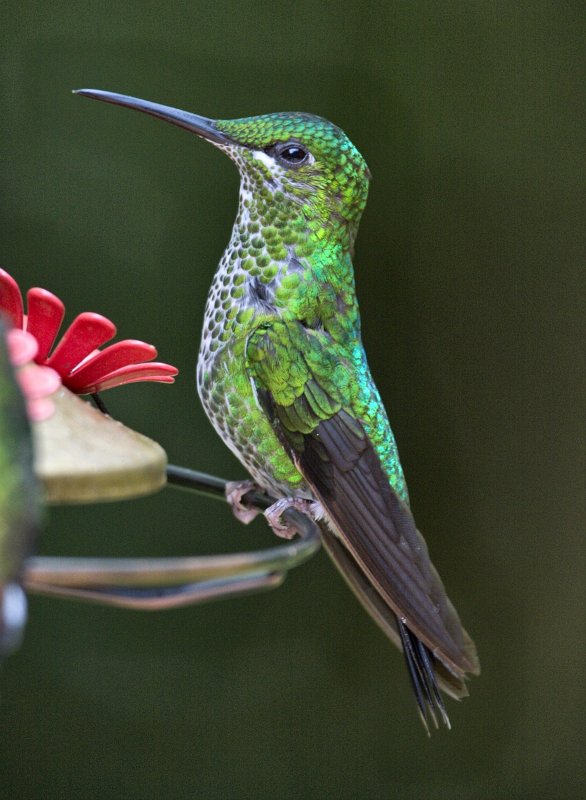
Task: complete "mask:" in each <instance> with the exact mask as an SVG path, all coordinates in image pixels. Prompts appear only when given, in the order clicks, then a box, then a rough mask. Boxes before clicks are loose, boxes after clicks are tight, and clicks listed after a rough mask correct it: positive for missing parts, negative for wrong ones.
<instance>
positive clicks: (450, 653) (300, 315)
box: [77, 89, 479, 727]
mask: <svg viewBox="0 0 586 800" xmlns="http://www.w3.org/2000/svg"><path fill="white" fill-rule="evenodd" d="M77 93H78V94H81V95H84V96H87V97H92V98H95V99H98V100H103V101H105V102H108V103H113V104H115V105H121V106H126V107H129V108H133V109H136V110H139V111H143V112H145V113H147V114H150V115H152V116H155V117H159V118H160V119H163V120H166V121H167V122H171V123H173V124H174V125H178V126H179V127H182V128H186V129H187V130H189V131H192V132H193V133H195V134H197V135H198V136H200V137H202V138H204V139H207V140H208V141H210V142H212V143H213V144H214V145H216V146H217V147H218V148H219V149H221V150H223V151H224V152H225V153H226V154H227V155H228V156H229V157H230V158H231V159H232V160H233V161H234V162H235V163H236V165H237V167H238V169H239V171H240V176H241V185H240V202H239V207H238V214H237V217H236V221H235V224H234V228H233V230H232V236H231V238H230V242H229V244H228V246H227V248H226V250H225V252H224V255H223V256H222V259H221V261H220V264H219V266H218V269H217V272H216V274H215V277H214V280H213V283H212V287H211V290H210V293H209V297H208V301H207V306H206V312H205V321H204V329H203V336H202V342H201V347H200V353H199V360H198V365H197V385H198V390H199V395H200V397H201V400H202V403H203V406H204V408H205V410H206V413H207V415H208V417H209V418H210V420H211V422H212V424H213V426H214V428H215V429H216V430H217V432H218V433H219V434H220V436H221V437H222V439H223V440H224V442H225V443H226V444H227V445H228V447H230V449H231V450H232V451H233V452H234V453H235V455H236V456H237V457H238V458H239V459H240V460H241V461H242V463H243V464H244V465H245V467H246V469H247V470H248V472H249V473H250V475H251V476H252V478H253V479H254V482H255V483H256V484H257V485H258V486H259V487H261V488H262V489H264V490H266V491H267V492H268V493H269V494H270V495H271V496H273V497H276V498H280V499H279V500H278V502H277V503H275V504H274V505H273V506H272V507H271V508H270V509H269V510H268V511H267V512H266V516H267V518H268V520H269V522H270V524H271V525H272V527H273V528H274V530H275V531H276V532H277V533H279V534H280V535H284V536H291V535H293V533H294V531H292V530H290V529H288V528H287V527H286V526H284V525H283V523H282V521H281V514H282V513H283V511H284V510H285V509H286V508H287V507H290V506H291V505H293V506H295V507H297V508H300V509H301V510H303V511H305V512H306V513H309V514H311V515H312V516H313V517H314V519H316V520H319V521H320V527H321V530H322V537H323V541H324V544H325V547H326V549H327V550H328V552H329V554H330V555H331V556H332V558H333V560H334V561H335V563H336V564H337V566H338V567H339V568H340V570H341V572H342V574H343V575H344V577H345V578H346V580H347V581H348V583H349V584H350V586H351V587H352V588H353V590H354V591H355V592H356V594H357V595H358V597H359V599H360V600H361V601H362V603H363V604H364V606H365V607H366V608H367V610H368V611H369V612H370V613H371V615H372V616H373V617H374V619H375V620H376V621H377V622H378V624H379V625H380V626H381V627H382V628H383V630H384V631H385V632H386V634H387V635H388V636H389V637H390V638H391V639H392V640H393V641H394V642H395V644H397V645H398V646H399V647H401V648H402V649H403V652H404V654H405V658H406V662H407V665H408V669H409V674H410V677H411V681H412V684H413V688H414V690H415V695H416V699H417V704H418V707H419V710H420V713H421V716H422V719H423V721H424V724H425V725H426V727H427V723H428V720H429V719H431V720H433V721H434V722H435V724H436V725H437V715H438V714H439V716H440V718H441V719H443V721H444V722H445V724H446V725H448V726H449V720H448V717H447V714H446V711H445V707H444V704H443V701H442V698H441V695H440V692H439V690H438V685H439V687H441V689H442V690H443V691H445V692H446V693H448V694H450V695H452V696H453V697H457V698H459V697H462V696H463V695H465V694H467V691H466V686H465V675H466V673H468V672H470V673H473V674H477V673H478V672H479V665H478V660H477V657H476V651H475V647H474V644H473V642H472V640H471V639H470V638H469V636H468V635H467V633H466V631H465V630H464V629H463V627H462V625H461V623H460V620H459V618H458V615H457V613H456V611H455V609H454V607H453V606H452V604H451V603H450V601H449V600H448V598H447V597H446V593H445V590H444V587H443V584H442V582H441V580H440V578H439V576H438V574H437V572H436V571H435V569H434V567H433V565H432V564H431V562H430V560H429V556H428V553H427V547H426V545H425V541H424V539H423V537H422V536H421V534H420V533H419V531H418V530H417V528H416V526H415V522H414V520H413V517H412V515H411V512H410V510H409V498H408V494H407V487H406V484H405V478H404V476H403V471H402V468H401V463H400V461H399V455H398V452H397V447H396V444H395V440H394V437H393V433H392V431H391V428H390V426H389V422H388V419H387V415H386V412H385V409H384V406H383V404H382V401H381V398H380V396H379V393H378V391H377V388H376V386H375V384H374V381H373V379H372V376H371V374H370V370H369V368H368V364H367V360H366V355H365V352H364V348H363V345H362V340H361V335H360V315H359V310H358V303H357V300H356V292H355V286H354V270H353V266H352V256H353V251H354V241H355V238H356V234H357V231H358V224H359V221H360V217H361V215H362V212H363V210H364V207H365V204H366V198H367V194H368V184H369V179H370V173H369V170H368V167H367V165H366V162H365V161H364V159H363V158H362V156H361V155H360V153H359V152H358V150H357V149H356V148H355V147H354V145H353V144H352V143H351V142H350V140H349V139H348V138H347V136H346V135H345V134H344V133H343V131H341V130H340V129H339V128H337V127H336V126H335V125H333V124H332V123H331V122H328V121H327V120H325V119H321V118H320V117H316V116H313V115H311V114H301V113H277V114H267V115H264V116H259V117H250V118H247V119H237V120H211V119H207V118H204V117H200V116H197V115H195V114H191V113H189V112H186V111H180V110H177V109H174V108H171V107H169V106H163V105H159V104H157V103H151V102H148V101H145V100H139V99H137V98H133V97H127V96H125V95H119V94H113V93H111V92H104V91H100V90H94V89H81V90H79V91H78V92H77ZM249 489H250V484H241V485H233V486H232V489H231V492H230V494H229V500H230V501H231V502H232V505H233V507H234V510H235V513H236V514H237V516H239V518H240V519H242V520H243V521H248V520H249V519H251V518H252V517H253V516H254V512H252V513H251V512H250V511H249V510H248V509H246V508H245V507H244V506H243V505H242V504H241V502H240V500H241V498H242V495H243V494H244V493H245V492H246V491H248V490H249Z"/></svg>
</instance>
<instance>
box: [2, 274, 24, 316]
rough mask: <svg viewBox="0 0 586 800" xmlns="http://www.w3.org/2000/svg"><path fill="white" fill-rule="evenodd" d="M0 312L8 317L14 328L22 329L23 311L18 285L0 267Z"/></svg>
mask: <svg viewBox="0 0 586 800" xmlns="http://www.w3.org/2000/svg"><path fill="white" fill-rule="evenodd" d="M0 312H3V313H4V314H6V316H7V317H8V320H9V321H10V324H11V325H13V326H14V327H15V328H22V322H23V315H24V310H23V307H22V295H21V294H20V289H19V288H18V283H17V282H16V281H15V280H14V278H13V277H12V275H9V274H8V273H7V272H6V270H3V269H2V268H1V267H0Z"/></svg>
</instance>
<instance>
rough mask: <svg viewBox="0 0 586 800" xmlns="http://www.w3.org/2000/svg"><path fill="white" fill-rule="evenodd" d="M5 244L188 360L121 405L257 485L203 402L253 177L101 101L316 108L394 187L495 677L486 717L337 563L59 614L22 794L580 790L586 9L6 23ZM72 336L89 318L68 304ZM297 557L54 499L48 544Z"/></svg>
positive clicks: (404, 366)
mask: <svg viewBox="0 0 586 800" xmlns="http://www.w3.org/2000/svg"><path fill="white" fill-rule="evenodd" d="M0 17H1V19H0V37H1V42H0V43H1V52H2V57H1V58H2V60H1V63H2V71H1V73H0V75H1V78H0V80H1V103H2V113H1V122H0V130H1V153H2V164H1V181H2V208H1V221H2V246H1V248H0V262H1V263H2V264H3V266H5V267H6V268H7V269H8V270H9V271H11V272H12V273H13V274H14V275H15V277H17V278H18V280H19V281H20V282H21V284H22V286H23V287H24V288H27V287H28V286H30V285H41V286H45V287H47V288H49V289H51V290H53V291H54V292H56V293H57V294H59V295H60V296H62V297H63V298H64V299H65V300H66V302H67V306H68V312H69V313H70V314H71V315H73V314H75V313H78V312H80V311H82V310H86V309H91V310H95V311H100V312H102V313H104V314H106V315H108V316H110V317H112V318H113V319H114V320H115V321H116V322H117V323H118V326H119V333H120V335H121V336H122V337H128V336H130V337H138V338H143V339H145V340H147V341H153V342H155V343H156V344H157V346H158V347H159V352H160V357H161V358H162V359H163V360H168V361H171V362H173V363H175V364H177V365H178V366H179V367H180V368H181V375H180V378H179V380H178V381H177V383H176V385H175V386H173V387H157V386H148V385H147V386H143V387H141V386H134V387H126V388H123V389H118V390H116V391H115V392H112V393H111V394H110V395H109V396H108V397H107V400H108V403H109V405H110V407H111V410H112V413H113V414H114V415H115V416H118V417H119V418H121V419H123V420H125V421H126V422H127V423H128V424H129V425H131V426H133V427H135V428H137V429H138V430H141V431H144V432H145V433H147V434H150V435H152V436H154V437H155V438H157V439H158V440H159V441H160V442H161V443H162V444H163V445H164V446H165V448H166V449H167V451H168V453H169V456H170V458H171V459H172V460H173V461H175V462H178V463H182V464H186V465H191V466H194V467H196V468H199V469H203V470H207V471H210V472H213V473H217V474H220V475H224V476H226V477H234V478H235V477H239V476H241V475H243V472H242V469H241V468H240V467H239V465H238V464H237V462H236V461H235V460H234V459H233V458H232V456H231V455H230V454H229V452H228V451H227V450H226V449H225V448H224V447H223V445H222V444H221V443H220V441H219V440H218V439H217V438H216V436H215V434H214V433H213V431H212V429H211V427H210V426H209V425H208V423H207V421H206V419H205V417H204V414H203V412H202V410H201V408H200V406H199V402H198V400H197V397H196V394H195V389H194V363H195V359H196V350H197V344H198V340H199V331H200V326H201V319H202V313H203V307H204V301H205V296H206V293H207V289H208V286H209V283H210V280H211V277H212V273H213V271H214V268H215V265H216V263H217V261H218V258H219V256H220V254H221V252H222V249H223V247H224V244H225V243H226V241H227V238H228V236H229V232H230V227H231V223H232V220H233V217H234V213H235V207H236V198H237V187H238V179H237V174H236V171H235V169H234V167H233V166H232V164H230V162H229V161H228V160H227V159H226V158H225V157H224V156H223V155H222V154H221V153H219V152H217V151H215V150H214V149H213V148H212V147H210V146H209V145H206V144H205V143H204V142H202V141H200V140H197V139H196V138H195V137H193V136H190V135H188V134H187V133H185V132H183V131H179V130H177V129H175V128H173V127H171V126H168V125H163V124H161V123H159V122H157V121H154V120H152V119H148V118H146V117H144V116H142V115H139V114H135V113H130V112H128V111H125V110H122V109H115V108H112V107H108V106H105V105H102V104H98V103H95V102H90V101H87V100H84V99H82V98H75V97H73V96H72V95H71V94H70V90H71V89H72V88H75V87H80V86H89V87H97V88H102V89H110V90H114V91H121V92H126V93H129V94H134V95H138V96H142V97H145V98H149V99H152V100H158V101H160V102H165V103H168V104H171V105H175V106H179V107H183V108H186V109H190V110H192V111H196V112H198V113H201V114H204V115H207V116H218V117H231V116H233V117H239V116H246V115H249V114H257V113H263V112H267V111H276V110H304V111H312V112H316V113H319V114H321V115H323V116H326V117H329V118H330V119H332V120H333V121H335V122H336V123H338V124H339V125H340V126H341V127H343V128H344V129H345V130H346V131H347V133H348V134H349V136H350V137H351V138H352V140H353V141H354V142H355V143H356V144H357V145H358V147H359V148H360V150H361V151H362V152H363V154H364V155H365V157H366V159H367V161H368V163H369V165H370V168H371V170H372V172H373V174H374V181H373V183H372V190H371V195H370V201H369V205H368V208H367V211H366V215H365V218H364V221H363V224H362V228H361V233H360V236H359V239H358V248H357V258H356V267H357V282H358V291H359V297H360V300H361V306H362V314H363V328H364V338H365V342H366V346H367V350H368V352H369V354H370V362H371V367H372V370H373V373H374V375H375V377H376V379H377V381H378V384H379V387H380V389H381V392H382V395H383V397H384V399H385V402H386V404H387V408H388V410H389V415H390V417H391V420H392V422H393V426H394V429H395V432H396V435H397V438H398V441H399V445H400V448H401V453H402V458H403V463H404V466H405V469H406V472H407V477H408V480H409V484H410V489H411V495H412V502H413V508H414V511H415V515H416V518H417V520H418V525H419V527H420V528H421V529H422V530H423V531H424V532H425V533H426V536H427V539H428V542H429V546H430V550H431V553H432V556H433V559H434V561H435V563H436V565H437V567H438V568H439V570H440V572H441V573H442V575H443V577H444V580H445V582H446V584H447V586H448V589H449V592H450V595H451V596H452V598H453V600H454V602H455V603H456V605H457V606H458V609H459V610H460V612H461V615H462V617H463V619H464V621H465V623H466V626H467V628H468V629H469V631H470V632H471V634H472V635H473V636H474V638H475V640H476V642H477V644H478V648H479V652H480V657H481V661H482V666H483V674H482V676H481V677H480V678H479V679H477V680H474V681H472V682H471V685H470V691H471V697H470V698H469V699H468V700H466V701H465V702H463V703H461V704H459V705H458V704H455V703H453V702H450V704H449V711H450V715H451V717H452V723H453V726H454V730H453V731H452V732H451V733H447V732H445V731H441V732H440V733H439V734H437V735H435V736H434V737H433V738H432V739H431V741H428V740H426V737H425V735H424V733H423V731H422V729H421V726H420V723H419V721H418V719H417V715H416V713H415V706H414V701H413V698H412V696H411V693H410V689H409V686H408V679H407V676H406V674H405V671H404V667H403V663H402V659H401V657H400V656H399V654H398V653H397V652H395V651H394V650H393V649H392V648H391V647H390V646H389V645H388V644H387V642H386V641H385V639H384V638H383V636H382V635H381V634H380V633H379V631H378V630H377V629H376V628H375V626H374V625H373V624H372V623H371V622H370V620H369V619H368V618H367V617H366V616H365V614H364V613H363V612H362V610H361V609H360V608H359V606H358V604H357V603H356V601H355V600H354V598H353V597H352V596H351V595H350V593H349V592H348V591H347V589H346V587H345V586H344V585H343V583H342V581H341V580H340V579H339V577H338V576H337V574H336V573H335V571H334V569H333V567H331V565H330V564H329V562H328V560H327V558H326V557H325V555H324V554H319V555H318V556H317V557H316V558H315V559H314V560H313V561H312V562H310V563H309V564H308V565H306V566H305V567H302V568H299V569H298V570H296V571H295V572H294V573H293V574H292V575H291V576H290V577H289V579H288V580H287V582H286V583H285V585H284V586H283V588H281V589H279V590H278V591H276V592H274V593H272V594H265V595H259V596H257V597H251V598H247V599H242V600H235V601H229V602H224V603H221V604H217V605H211V606H207V607H201V608H195V609H186V610H181V611H174V612H167V613H157V614H140V613H133V612H125V611H118V610H108V609H101V608H94V607H91V606H86V605H82V604H75V603H67V602H64V601H57V600H45V599H39V598H33V599H32V600H31V604H30V606H31V608H30V624H29V627H28V632H27V637H26V641H25V644H24V646H23V648H22V650H21V651H20V652H19V653H18V654H17V655H15V656H14V657H13V658H11V659H10V660H9V661H8V663H7V664H6V667H5V669H4V671H3V675H2V690H1V705H0V726H1V731H2V733H1V737H0V738H1V742H2V744H1V751H2V752H1V770H2V787H3V788H2V789H0V791H3V792H4V795H3V796H5V797H10V798H43V799H44V798H46V799H47V800H49V799H50V798H64V797H83V798H124V799H125V798H128V799H129V800H131V799H134V798H140V799H141V800H143V799H144V800H146V799H147V798H159V797H169V798H193V797H197V798H260V799H261V800H262V799H263V798H277V799H278V800H280V799H281V798H367V800H368V799H369V798H390V797H393V798H394V797H396V798H405V799H406V800H410V799H411V798H413V800H415V799H419V798H433V799H434V800H435V798H438V800H439V798H442V799H443V798H445V799H446V800H448V799H449V800H452V799H453V798H487V799H488V798H575V797H578V796H582V795H581V793H580V788H579V787H580V785H581V784H582V781H583V776H584V750H583V739H582V736H581V734H582V732H583V731H582V728H583V714H584V704H583V703H584V646H583V645H584V637H583V619H584V606H583V600H584V580H583V578H584V544H583V542H584V496H583V490H582V480H583V467H584V458H583V456H584V450H583V443H582V442H583V440H582V439H581V424H582V419H581V416H582V408H581V402H580V401H581V400H583V398H584V394H583V389H584V384H583V381H582V374H581V370H580V366H581V358H582V354H583V348H582V340H581V335H582V334H583V326H581V324H580V316H579V315H580V295H581V291H583V270H584V254H585V253H584V240H583V229H584V205H583V204H582V202H581V201H582V200H583V194H582V189H583V181H584V161H583V143H584V139H583V134H584V113H583V107H584V106H583V95H582V90H583V79H584V70H583V67H584V64H583V55H584V41H585V39H584V33H585V29H584V21H585V17H586V14H585V7H584V4H583V2H575V3H571V2H569V3H557V2H553V1H552V2H538V1H537V0H536V1H535V2H529V3H512V2H508V3H504V2H503V3H498V2H495V3H493V2H484V3H482V2H468V3H466V2H428V3H424V2H396V0H393V1H392V2H385V3H369V4H365V3H361V2H352V0H347V2H338V3H321V4H320V3H309V2H305V0H298V2H296V3H286V4H279V3H273V2H256V3H242V4H238V3H234V2H232V3H226V2H214V3H197V2H178V1H177V0H171V2H169V3H166V4H163V3H160V2H143V3H126V4H121V3H115V2H111V0H102V2H88V3H79V2H62V1H61V2H52V3H47V2H46V1H43V0H30V1H29V0H20V2H19V3H18V4H17V3H6V4H3V6H2V10H1V11H0ZM69 318H71V317H69ZM270 542H272V538H271V536H270V534H269V533H268V531H267V530H266V528H265V526H263V524H262V522H258V523H256V524H255V525H253V526H251V528H243V527H242V526H240V525H239V524H238V523H237V522H236V521H235V520H233V519H232V518H231V515H230V513H229V511H228V509H227V508H223V507H222V506H220V505H218V504H214V503H213V502H211V501H206V500H203V499H198V498H193V497H190V496H188V495H185V494H181V493H177V492H173V491H172V490H167V491H165V492H163V493H161V494H159V495H158V496H154V497H151V498H148V499H144V500H140V501H133V502H128V503H119V504H113V505H110V506H102V507H99V506H94V507H83V508H60V509H53V510H52V511H51V513H50V515H49V518H48V524H47V528H46V532H45V535H44V538H43V541H42V544H41V548H42V552H43V553H51V554H60V553H63V554H71V555H73V554H86V555H107V554H109V555H122V554H124V555H154V554H161V555H171V554H181V553H185V554H187V553H212V552H220V551H229V550H235V549H240V548H255V547H257V546H264V545H267V544H268V543H270Z"/></svg>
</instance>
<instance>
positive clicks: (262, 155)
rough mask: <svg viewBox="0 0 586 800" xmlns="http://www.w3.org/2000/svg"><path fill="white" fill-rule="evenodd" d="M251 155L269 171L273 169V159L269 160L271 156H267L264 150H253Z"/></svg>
mask: <svg viewBox="0 0 586 800" xmlns="http://www.w3.org/2000/svg"><path fill="white" fill-rule="evenodd" d="M252 155H253V156H254V157H255V158H257V159H258V160H259V161H262V163H263V164H264V165H265V166H267V167H268V168H269V169H274V168H275V159H274V158H271V156H269V155H267V153H265V151H264V150H253V151H252Z"/></svg>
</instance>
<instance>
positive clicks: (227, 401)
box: [197, 341, 311, 497]
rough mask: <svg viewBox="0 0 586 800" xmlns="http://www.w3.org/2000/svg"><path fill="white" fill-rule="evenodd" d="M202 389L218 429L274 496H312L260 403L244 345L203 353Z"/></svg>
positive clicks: (199, 386)
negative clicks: (249, 372) (253, 384)
mask: <svg viewBox="0 0 586 800" xmlns="http://www.w3.org/2000/svg"><path fill="white" fill-rule="evenodd" d="M197 389H198V392H199V396H200V399H201V402H202V405H203V407H204V410H205V412H206V414H207V416H208V418H209V420H210V422H211V423H212V425H213V426H214V428H215V430H216V431H217V433H218V434H219V435H220V437H221V438H222V439H223V441H224V442H225V444H227V445H228V447H229V448H230V450H232V452H233V453H234V455H235V456H236V457H237V458H238V459H239V460H240V461H241V462H242V463H243V464H244V466H245V467H246V469H247V470H248V472H249V473H250V475H251V476H252V478H253V479H254V480H255V481H256V483H258V484H259V485H260V486H262V487H263V488H264V489H266V490H267V491H268V492H269V494H271V495H272V496H274V497H290V496H304V497H311V492H310V491H309V490H308V488H307V486H306V485H305V483H304V481H303V478H302V476H301V474H300V473H299V472H298V470H297V468H296V467H295V466H294V464H293V462H292V461H291V459H290V458H289V456H288V455H287V453H286V451H285V449H284V447H283V445H282V444H281V442H280V441H279V439H278V438H277V436H276V434H275V432H274V430H273V428H272V426H271V423H270V421H269V419H268V417H267V415H266V414H265V412H264V411H263V409H262V408H261V407H260V406H259V404H258V401H257V399H256V396H255V394H254V391H253V388H252V384H251V382H250V377H249V375H248V374H247V371H246V368H245V362H244V347H243V346H241V347H239V346H238V342H234V341H232V342H231V343H230V344H228V345H226V346H225V347H224V348H222V349H221V350H219V351H216V352H215V353H213V354H211V353H209V352H207V353H206V352H205V350H204V349H202V352H201V353H200V357H199V361H198V365H197Z"/></svg>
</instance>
